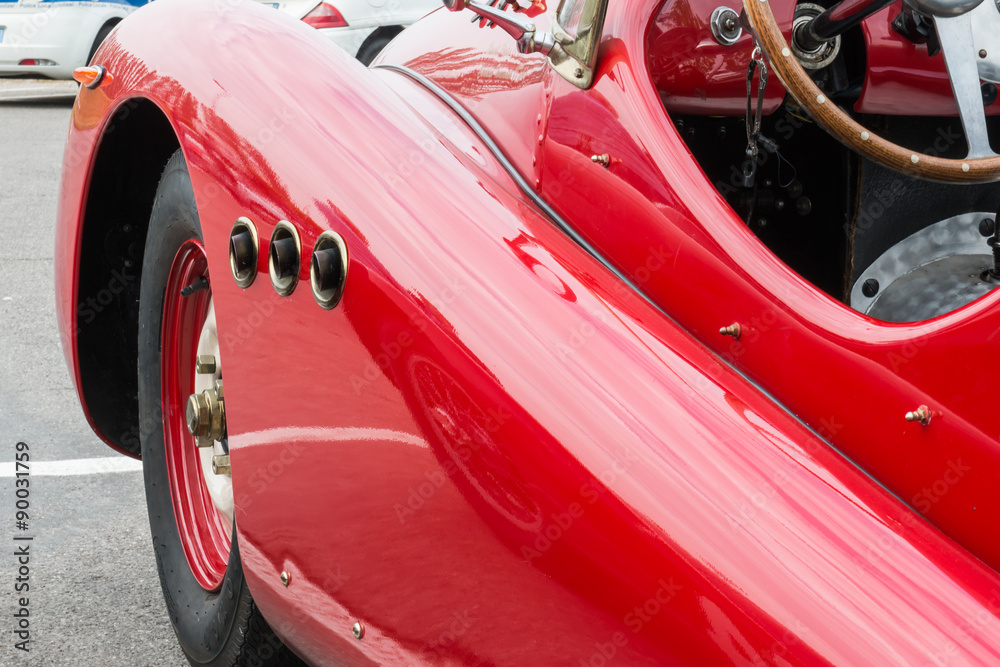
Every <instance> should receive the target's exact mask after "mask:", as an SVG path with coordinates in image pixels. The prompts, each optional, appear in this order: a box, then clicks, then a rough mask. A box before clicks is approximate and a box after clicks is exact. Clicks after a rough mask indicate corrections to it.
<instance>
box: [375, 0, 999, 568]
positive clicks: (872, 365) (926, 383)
mask: <svg viewBox="0 0 1000 667" xmlns="http://www.w3.org/2000/svg"><path fill="white" fill-rule="evenodd" d="M637 4H638V5H639V6H641V9H640V8H639V7H635V8H634V9H633V10H634V11H636V12H640V13H641V12H649V11H652V8H651V6H650V3H646V4H645V5H643V4H642V3H637ZM618 16H619V15H618V14H617V12H615V13H612V14H611V15H610V16H609V20H608V27H607V29H606V34H608V35H614V36H615V38H613V39H610V38H609V39H606V40H605V42H604V44H603V46H602V57H601V60H602V63H603V65H602V74H603V76H601V77H599V78H598V80H597V81H596V83H595V85H594V86H593V88H592V89H591V90H589V91H580V90H579V89H577V88H575V87H574V86H572V85H569V84H568V83H566V82H565V81H563V80H562V79H561V78H560V77H558V76H556V75H555V74H554V73H552V72H548V75H547V77H546V79H545V81H544V82H543V83H541V84H539V85H538V88H539V89H540V93H539V94H542V95H544V96H545V105H546V109H545V112H544V113H543V115H544V116H545V117H546V118H547V119H548V121H547V126H546V136H545V138H544V140H543V142H542V145H541V146H540V148H539V149H538V153H539V155H540V156H541V157H540V158H539V159H537V160H536V162H537V165H538V166H536V169H535V172H534V174H533V176H534V179H535V182H536V183H540V184H541V185H540V186H539V187H540V191H541V193H542V194H543V196H545V197H546V198H547V199H548V200H549V201H550V202H551V203H552V204H553V205H554V206H555V207H556V209H557V210H559V211H560V212H561V213H562V214H563V215H564V216H565V217H566V218H567V219H568V220H571V221H573V224H574V225H575V226H576V228H577V229H578V230H579V231H581V232H582V233H583V234H584V236H585V237H586V238H587V239H588V240H589V241H590V242H591V243H593V244H594V245H595V246H596V247H598V248H599V249H600V250H601V251H602V252H604V253H605V254H606V255H607V256H608V257H609V258H611V260H612V261H613V262H614V263H615V264H616V265H617V266H618V267H619V268H620V269H621V270H623V271H624V272H625V273H626V274H628V275H629V276H630V277H631V278H632V279H633V280H634V281H635V282H636V283H637V284H639V285H640V286H641V288H642V289H643V290H644V291H645V292H646V293H647V294H649V295H650V296H651V297H652V298H653V299H655V300H656V302H657V303H658V304H659V305H661V306H662V307H663V308H664V309H666V310H667V311H668V312H669V313H670V314H671V315H672V316H673V317H675V318H676V319H677V321H678V322H679V323H680V324H681V325H682V326H683V327H685V328H686V329H688V330H689V331H691V332H692V333H694V334H695V335H696V336H698V337H699V338H700V339H701V340H703V341H704V342H705V344H707V345H708V346H709V347H711V348H712V349H714V350H715V351H716V352H718V353H719V354H720V355H722V356H723V358H725V359H727V360H728V361H729V362H730V363H732V364H734V365H735V366H736V367H737V368H740V369H741V370H744V371H745V372H746V373H747V374H748V375H749V376H750V377H752V378H754V380H755V381H757V382H759V383H760V384H761V385H762V386H763V387H764V388H766V389H767V390H768V391H769V392H771V393H772V394H773V395H774V396H776V397H777V398H778V400H779V401H781V402H782V403H783V404H784V405H786V406H788V408H789V409H790V410H791V411H792V412H793V413H794V414H797V415H799V416H800V417H801V418H802V419H803V420H804V421H805V422H806V423H807V424H809V425H810V426H811V427H812V428H813V429H814V430H815V431H816V432H818V433H819V434H820V435H821V436H822V437H823V438H825V439H827V440H829V441H830V442H831V443H832V444H833V445H834V446H836V447H837V448H838V449H840V450H841V451H843V452H844V453H845V454H846V455H847V456H848V457H849V458H851V459H852V460H853V461H855V462H856V463H858V464H859V465H861V466H862V467H863V468H864V469H865V470H867V471H869V472H870V473H871V474H873V475H874V476H875V477H876V478H877V479H879V480H880V481H881V482H882V483H883V484H885V485H886V486H887V487H888V488H889V489H890V490H892V491H893V492H894V493H896V494H897V495H899V496H900V497H901V498H903V499H904V500H905V501H906V502H907V503H909V504H910V505H912V506H913V507H915V508H916V509H917V510H919V511H920V512H921V513H922V514H924V516H926V517H927V518H928V519H929V520H930V521H932V522H933V523H935V524H936V525H937V526H939V527H940V528H941V529H942V530H944V531H945V532H946V533H948V534H949V535H951V536H952V537H954V538H955V539H957V540H958V541H959V542H960V543H961V544H963V545H964V546H966V547H967V548H969V549H970V550H972V552H973V553H975V554H976V555H977V556H979V557H980V558H983V559H984V560H985V561H986V562H987V563H990V564H992V565H994V566H996V565H998V564H1000V537H998V536H997V534H996V533H994V532H993V531H990V530H988V529H987V528H986V527H988V526H991V525H993V523H994V522H995V521H998V520H1000V498H997V497H996V496H995V494H993V493H992V489H993V488H994V486H995V483H996V477H997V473H996V471H997V470H1000V449H998V448H997V446H996V441H997V437H998V435H1000V413H997V411H996V410H994V409H993V408H992V406H991V404H990V402H989V401H984V400H981V397H982V395H983V392H985V391H986V390H987V388H988V387H989V386H990V378H991V376H992V372H991V369H990V367H989V366H988V365H985V364H981V363H977V360H980V359H984V358H987V357H988V356H989V349H990V348H991V340H992V336H993V335H994V332H995V331H996V330H997V329H1000V312H998V311H997V309H996V308H995V303H996V301H997V299H998V298H1000V296H998V295H997V294H996V293H994V294H991V295H988V296H987V297H985V298H984V299H981V300H980V301H978V302H975V303H973V304H970V305H969V306H968V307H966V308H964V309H962V310H960V311H958V312H955V313H952V314H950V315H947V316H944V317H942V318H938V319H937V320H933V321H930V322H926V323H916V324H911V325H896V324H886V323H881V322H878V321H875V320H872V319H870V318H867V317H864V316H862V315H860V314H859V313H857V312H855V311H852V310H850V309H849V308H847V307H845V306H844V305H843V304H841V303H838V302H835V301H833V300H832V299H830V298H829V297H828V296H826V295H824V294H822V293H821V292H819V291H818V290H816V289H815V288H814V287H812V286H811V285H809V284H808V283H807V282H805V281H804V280H803V279H802V278H801V277H799V276H798V275H797V274H795V273H794V272H792V271H791V270H790V269H789V268H788V267H787V266H785V265H784V264H782V263H781V262H780V261H779V260H777V259H776V258H775V257H774V255H772V254H771V252H770V251H769V250H767V249H766V248H765V247H764V246H763V245H761V244H760V243H759V242H758V241H757V240H756V238H755V237H754V236H753V235H752V234H751V233H750V232H749V231H748V230H747V229H746V227H745V225H743V224H742V223H741V222H740V221H739V220H738V218H737V217H736V216H735V215H734V213H733V211H732V210H731V209H730V208H729V207H728V206H727V205H726V204H725V202H724V201H723V200H722V198H721V197H720V196H719V195H718V194H717V192H716V191H715V189H714V188H713V187H712V185H711V184H710V183H709V182H708V181H707V179H705V178H704V176H703V174H702V173H701V171H700V168H699V167H698V165H697V163H696V162H695V161H694V159H693V158H692V157H691V156H690V154H689V153H688V152H687V150H686V147H685V146H684V144H683V142H682V141H681V139H680V138H679V137H678V135H677V132H676V131H675V129H674V127H673V125H672V124H671V123H670V121H669V119H668V117H667V116H666V114H665V113H664V112H663V107H662V105H661V103H660V101H659V99H658V97H657V94H656V91H655V90H654V89H652V88H651V87H650V86H649V84H648V75H647V73H646V72H645V70H644V64H645V62H644V61H645V59H644V57H643V51H642V46H641V45H642V44H643V40H644V38H645V35H643V34H642V32H641V26H640V25H639V24H637V23H636V22H635V21H632V20H630V19H629V18H628V16H629V14H623V15H621V16H623V17H624V18H622V19H621V20H620V21H619V22H618V23H615V22H614V21H615V19H616V18H617V17H618ZM425 25H428V26H430V25H431V23H430V22H428V23H426V24H425ZM449 27H450V26H449ZM428 29H430V28H428ZM632 53H637V54H639V57H638V58H632V57H631V54H632ZM391 55H392V52H390V56H391ZM399 57H404V58H405V57H406V54H405V53H403V54H401V55H400V56H399ZM413 62H416V61H413ZM426 62H429V59H428V57H427V56H424V57H423V60H421V61H419V63H418V64H423V63H426ZM437 66H440V67H441V68H442V69H444V70H445V74H444V76H448V74H447V68H445V66H444V65H441V64H440V63H439V64H437V65H436V67H435V68H434V69H428V70H427V74H428V75H429V76H431V77H433V78H436V77H437V76H439V75H438V73H437V72H438V69H437ZM542 91H544V92H542ZM473 108H474V110H475V113H476V114H478V115H479V116H480V117H481V118H483V119H484V122H486V123H488V121H489V116H488V113H489V109H490V105H489V103H488V100H487V101H485V102H484V101H479V102H478V104H477V106H474V107H473ZM532 113H533V110H530V109H528V110H525V111H524V112H523V115H524V116H530V115H531V114H532ZM514 123H515V121H513V120H509V121H508V125H513V124H514ZM499 140H500V141H501V143H503V142H505V141H506V137H505V136H504V135H500V139H499ZM605 152H607V153H609V154H610V155H612V156H613V160H612V164H611V165H610V167H609V168H608V169H604V168H602V167H601V166H599V165H596V164H594V163H593V162H592V161H591V160H590V156H591V155H594V154H600V153H605ZM741 158H742V156H741V155H740V156H735V155H734V161H737V162H738V160H739V159H741ZM610 212H615V213H614V214H609V213H610ZM621 220H627V221H628V228H627V232H625V233H623V230H622V227H621ZM862 233H863V230H862ZM732 322H741V323H742V325H743V327H744V331H745V335H744V336H743V338H741V339H740V340H739V341H733V339H731V338H728V337H723V336H720V335H719V334H718V331H719V328H720V327H722V326H726V325H728V324H730V323H732ZM779 359H780V360H781V362H780V363H776V360H779ZM803 373H807V375H806V376H803ZM804 377H808V378H809V379H808V380H805V379H804ZM919 405H928V406H930V408H931V410H932V411H933V412H935V417H934V419H932V423H931V425H929V426H928V427H922V426H921V425H920V424H915V423H910V422H906V421H905V420H904V419H903V416H904V415H905V414H906V412H908V411H910V410H914V409H916V408H917V406H919ZM862 406H863V407H862ZM935 420H936V421H935ZM901 462H905V463H901ZM956 470H957V471H956ZM956 476H958V477H957V479H956Z"/></svg>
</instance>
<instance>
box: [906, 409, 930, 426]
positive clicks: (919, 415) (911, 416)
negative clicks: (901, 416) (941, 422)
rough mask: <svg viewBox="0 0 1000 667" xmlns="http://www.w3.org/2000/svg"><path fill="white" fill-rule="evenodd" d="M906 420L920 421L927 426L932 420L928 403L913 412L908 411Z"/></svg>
mask: <svg viewBox="0 0 1000 667" xmlns="http://www.w3.org/2000/svg"><path fill="white" fill-rule="evenodd" d="M906 421H908V422H920V423H921V424H922V425H923V426H927V425H928V424H929V423H930V422H931V411H930V410H929V409H928V408H927V406H926V405H921V406H920V407H919V408H917V409H916V410H914V411H913V412H907V413H906Z"/></svg>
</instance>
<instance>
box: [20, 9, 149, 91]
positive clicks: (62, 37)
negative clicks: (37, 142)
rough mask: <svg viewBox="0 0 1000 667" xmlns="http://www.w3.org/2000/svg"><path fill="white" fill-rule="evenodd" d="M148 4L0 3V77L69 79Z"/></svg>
mask: <svg viewBox="0 0 1000 667" xmlns="http://www.w3.org/2000/svg"><path fill="white" fill-rule="evenodd" d="M143 4H146V0H130V1H129V2H125V0H118V1H116V2H113V1H109V0H89V1H86V2H79V1H77V0H46V1H45V2H39V1H38V0H30V1H28V0H0V76H17V75H24V76H33V77H48V78H51V79H69V78H72V75H73V70H74V69H76V68H77V67H83V66H85V65H86V64H87V63H89V62H90V59H91V58H92V57H93V55H94V52H95V51H96V50H97V47H98V46H100V44H101V42H103V41H104V38H105V37H107V36H108V33H110V32H111V29H112V28H114V27H115V25H116V24H117V23H118V22H119V21H121V20H122V19H123V18H125V17H126V16H128V15H129V14H131V13H132V12H133V11H135V10H136V9H137V8H138V7H139V6H140V5H143Z"/></svg>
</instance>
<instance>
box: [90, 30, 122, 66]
mask: <svg viewBox="0 0 1000 667" xmlns="http://www.w3.org/2000/svg"><path fill="white" fill-rule="evenodd" d="M116 25H118V24H117V23H107V24H105V25H102V26H101V29H100V30H98V31H97V37H95V38H94V44H93V46H91V47H90V55H89V56H87V65H90V64H91V63H92V62H94V54H95V53H97V47H99V46H100V45H101V44H103V43H104V40H105V39H107V37H108V35H110V34H111V30H112V28H114V27H115V26H116Z"/></svg>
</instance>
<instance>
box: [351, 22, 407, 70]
mask: <svg viewBox="0 0 1000 667" xmlns="http://www.w3.org/2000/svg"><path fill="white" fill-rule="evenodd" d="M401 32H403V29H402V28H399V27H396V28H385V29H382V30H380V31H379V32H378V33H377V34H374V35H372V36H371V37H369V38H368V39H367V40H365V43H364V44H362V45H361V48H360V49H358V60H360V61H361V64H362V65H364V66H365V67H368V66H369V65H371V64H372V61H373V60H375V56H377V55H378V54H379V53H381V52H382V49H384V48H385V47H386V45H387V44H388V43H389V42H391V41H392V40H393V39H394V38H395V37H396V35H398V34H399V33H401Z"/></svg>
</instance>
